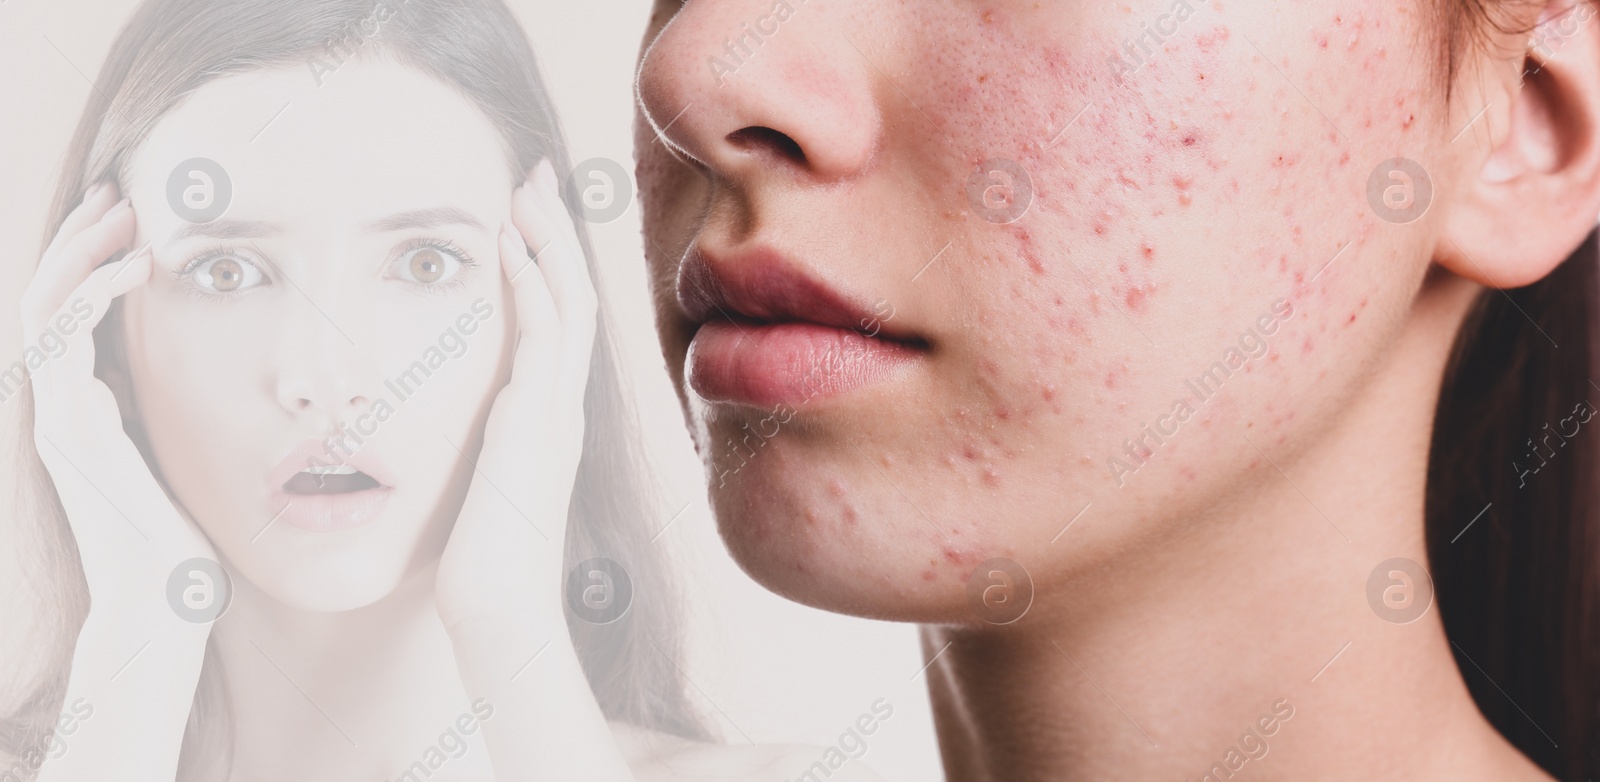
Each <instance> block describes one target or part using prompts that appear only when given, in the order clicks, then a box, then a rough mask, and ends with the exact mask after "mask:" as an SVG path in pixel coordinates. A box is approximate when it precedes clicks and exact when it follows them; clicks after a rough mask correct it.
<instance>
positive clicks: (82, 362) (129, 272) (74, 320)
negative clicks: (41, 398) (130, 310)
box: [45, 245, 154, 382]
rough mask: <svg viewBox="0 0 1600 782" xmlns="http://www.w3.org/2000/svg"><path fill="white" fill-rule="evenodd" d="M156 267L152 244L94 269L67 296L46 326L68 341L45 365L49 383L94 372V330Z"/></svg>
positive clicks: (82, 376)
mask: <svg viewBox="0 0 1600 782" xmlns="http://www.w3.org/2000/svg"><path fill="white" fill-rule="evenodd" d="M152 268H154V263H153V262H152V260H151V250H150V246H149V245H145V246H144V247H143V248H141V249H140V250H139V251H138V252H136V253H133V254H131V255H129V256H128V257H127V258H124V259H122V260H120V261H117V262H116V263H112V264H107V265H105V266H102V267H100V268H98V269H95V270H94V272H93V273H92V274H90V275H89V278H88V279H86V280H84V281H83V283H82V284H80V285H78V287H77V288H76V289H74V290H73V291H72V295H71V296H69V297H67V302H66V303H65V304H63V305H61V307H60V308H59V309H58V310H57V311H56V313H55V315H54V316H53V317H51V318H50V321H49V323H48V324H47V326H46V329H47V333H53V334H56V335H57V337H58V338H60V339H62V340H63V342H64V343H65V351H64V352H63V353H62V355H60V356H59V357H57V358H56V359H54V360H53V361H51V362H49V363H48V364H46V365H45V366H46V367H48V368H49V370H50V374H48V375H47V376H46V378H47V379H46V382H49V381H50V380H53V379H59V378H61V377H71V378H86V377H89V376H91V375H93V374H94V330H95V327H96V326H99V325H100V322H101V321H102V320H104V319H105V316H106V312H107V311H108V310H109V309H110V308H111V302H112V300H113V299H116V298H117V297H119V296H122V295H123V294H125V293H127V292H128V291H131V290H133V289H134V288H137V287H139V286H140V285H142V284H144V283H145V282H146V281H148V280H149V279H150V271H151V269H152Z"/></svg>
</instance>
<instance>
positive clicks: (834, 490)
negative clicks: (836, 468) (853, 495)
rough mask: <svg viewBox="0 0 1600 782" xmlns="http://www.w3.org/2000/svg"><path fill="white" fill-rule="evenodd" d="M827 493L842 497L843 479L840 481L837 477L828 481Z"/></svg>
mask: <svg viewBox="0 0 1600 782" xmlns="http://www.w3.org/2000/svg"><path fill="white" fill-rule="evenodd" d="M828 493H829V494H832V495H833V496H835V497H843V496H844V481H841V480H839V479H838V478H834V479H833V480H830V481H828Z"/></svg>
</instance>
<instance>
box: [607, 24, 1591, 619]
mask: <svg viewBox="0 0 1600 782" xmlns="http://www.w3.org/2000/svg"><path fill="white" fill-rule="evenodd" d="M1435 23H1436V22H1435V21H1434V20H1433V18H1432V17H1431V16H1430V15H1428V14H1425V13H1423V12H1421V11H1420V10H1419V9H1418V8H1417V7H1416V6H1414V5H1412V4H1408V3H1399V4H1396V3H1393V2H1379V1H1378V0H1316V1H1315V2H1300V3H1269V2H1250V1H1244V0H1225V1H1223V2H1212V1H1210V0H1131V1H1130V2H1115V3H1113V2H1059V1H1058V2H1034V1H1033V0H987V1H986V2H975V1H974V0H926V1H922V2H845V1H843V0H777V1H776V2H775V0H719V1H718V2H695V1H691V2H689V3H687V4H680V3H679V2H676V1H675V0H660V2H658V3H657V5H656V11H655V19H654V23H653V25H652V27H651V28H650V31H649V32H648V33H647V37H646V51H645V52H644V54H643V57H642V61H641V71H640V81H639V95H640V99H641V106H642V109H643V111H644V113H645V116H646V117H647V118H648V120H649V121H648V122H641V123H640V125H639V133H638V136H637V142H638V145H639V158H640V159H639V177H640V180H641V193H642V197H643V205H644V207H645V213H644V216H645V234H646V240H647V241H646V243H645V248H646V253H647V255H648V258H649V262H650V271H651V275H652V279H653V285H654V291H655V295H656V298H657V303H658V308H659V317H658V326H659V329H660V333H661V340H662V345H663V348H664V351H665V354H666V357H667V361H668V365H669V367H670V368H671V369H672V371H673V372H674V374H675V375H676V379H677V380H678V381H679V385H680V391H681V394H682V395H683V397H684V401H685V408H686V411H687V414H688V416H689V419H690V423H691V428H692V429H693V430H694V431H695V432H696V434H697V441H698V442H697V445H698V449H699V451H700V454H701V456H702V458H703V459H704V461H705V462H706V464H707V467H708V472H709V482H710V487H711V489H710V490H711V496H712V500H713V503H714V506H715V509H716V511H717V514H718V517H719V522H720V526H721V530H722V532H723V535H724V536H725V538H726V539H727V541H728V543H729V545H730V547H731V549H732V551H733V552H734V554H735V555H736V556H737V557H738V558H739V559H740V561H741V563H742V564H743V565H744V567H745V568H746V569H747V570H749V571H750V572H751V573H752V574H753V575H754V576H756V577H757V578H758V579H760V580H761V581H763V582H764V583H765V584H766V585H768V586H769V587H770V588H773V589H774V590H776V591H778V592H780V593H783V594H786V595H789V596H791V597H793V598H795V599H799V600H803V601H805V602H809V603H813V604H816V605H821V606H824V607H828V608H833V609H836V610H844V611H851V612H857V613H863V614H868V615H877V616H890V617H894V618H901V619H915V620H925V621H941V620H956V619H970V618H971V616H972V615H971V613H970V611H969V609H968V596H967V593H966V586H967V578H968V576H969V574H971V573H972V572H973V570H974V568H975V567H976V566H977V565H978V564H979V563H980V562H983V561H985V560H987V559H989V558H991V557H1005V558H1010V559H1013V560H1016V561H1017V562H1020V563H1022V564H1023V565H1024V566H1026V567H1027V568H1028V569H1029V570H1030V571H1031V572H1032V576H1033V578H1034V580H1035V581H1036V582H1037V583H1039V584H1041V585H1047V584H1048V585H1059V584H1062V583H1066V582H1067V579H1068V578H1070V577H1072V576H1073V575H1074V574H1084V573H1089V572H1093V571H1094V569H1095V566H1097V565H1104V564H1105V563H1106V562H1107V561H1109V560H1110V559H1112V558H1114V557H1116V556H1118V555H1123V554H1126V553H1127V552H1131V551H1138V550H1140V549H1141V548H1142V547H1149V546H1168V547H1181V546H1195V547H1201V546H1210V545H1221V544H1219V543H1218V541H1224V540H1242V539H1247V538H1242V537H1235V536H1236V535H1247V534H1248V531H1243V530H1228V529H1226V528H1225V527H1224V526H1220V525H1223V524H1225V523H1226V519H1221V518H1219V517H1218V516H1216V515H1213V514H1214V512H1215V511H1216V510H1217V509H1218V508H1223V507H1226V506H1228V505H1229V504H1230V503H1231V502H1233V501H1234V500H1235V499H1237V497H1238V496H1239V493H1240V492H1241V491H1242V487H1247V486H1249V485H1253V484H1255V485H1259V484H1261V483H1263V482H1265V481H1266V480H1267V479H1269V478H1272V479H1274V480H1276V479H1277V477H1276V473H1275V472H1273V470H1274V467H1273V466H1272V463H1273V462H1276V463H1278V464H1285V463H1288V462H1289V460H1290V459H1291V458H1292V457H1293V456H1294V454H1296V453H1297V452H1299V451H1301V450H1302V449H1304V448H1305V447H1306V446H1307V445H1308V444H1309V443H1313V442H1315V441H1317V440H1318V438H1322V437H1324V436H1325V435H1326V433H1327V432H1329V431H1331V430H1336V429H1337V428H1338V427H1339V426H1340V425H1341V422H1342V420H1343V417H1344V416H1345V414H1346V412H1347V411H1348V410H1349V409H1351V407H1352V404H1353V400H1356V399H1358V398H1362V397H1363V396H1370V394H1371V392H1372V384H1373V383H1374V382H1375V381H1374V377H1377V376H1380V375H1382V374H1383V373H1384V372H1388V371H1397V368H1393V367H1390V368H1384V365H1383V358H1384V355H1385V351H1386V350H1387V349H1388V347H1389V346H1390V344H1391V343H1392V342H1393V339H1394V337H1395V336H1396V335H1397V334H1398V333H1399V331H1400V330H1401V328H1402V327H1403V326H1404V325H1405V323H1406V320H1407V318H1408V317H1409V315H1410V313H1411V306H1412V301H1413V298H1414V296H1415V295H1416V294H1417V293H1418V291H1419V289H1421V288H1422V286H1423V283H1424V277H1425V273H1426V272H1427V270H1428V268H1429V262H1430V259H1431V257H1432V255H1433V252H1434V250H1435V248H1436V247H1437V246H1439V245H1441V244H1442V230H1443V228H1444V226H1446V224H1447V222H1448V220H1449V219H1450V215H1451V211H1452V209H1453V208H1454V206H1455V204H1454V203H1453V202H1452V200H1451V199H1452V198H1454V194H1455V193H1457V192H1459V191H1460V190H1462V189H1463V185H1462V184H1461V180H1462V179H1463V177H1466V176H1470V177H1476V176H1478V171H1477V170H1476V169H1474V170H1471V171H1470V172H1468V171H1467V169H1469V168H1471V166H1470V165H1469V163H1470V161H1469V160H1468V158H1470V157H1471V156H1474V155H1476V156H1478V157H1477V161H1478V163H1479V164H1481V162H1482V156H1483V154H1484V149H1485V137H1486V135H1487V134H1488V132H1489V128H1490V126H1491V125H1492V124H1494V123H1499V125H1498V127H1497V128H1496V132H1501V133H1503V130H1504V121H1503V120H1504V117H1505V114H1504V111H1503V110H1501V109H1494V110H1491V111H1489V112H1487V113H1486V114H1485V115H1484V117H1483V119H1481V120H1479V121H1480V122H1481V123H1482V124H1480V125H1478V126H1476V127H1475V128H1467V126H1468V122H1469V120H1472V119H1473V118H1474V116H1473V115H1474V114H1476V113H1478V112H1479V111H1480V109H1483V108H1484V105H1483V104H1484V101H1483V99H1482V98H1481V97H1479V96H1478V95H1475V94H1473V93H1472V92H1470V91H1469V92H1465V93H1458V94H1457V96H1456V98H1455V99H1454V101H1453V102H1452V103H1450V104H1449V105H1448V106H1447V105H1446V103H1445V101H1444V100H1443V98H1442V90H1441V89H1440V88H1439V84H1440V79H1439V73H1438V71H1437V67H1436V66H1437V58H1436V57H1435V52H1436V51H1437V45H1438V44H1436V42H1435V40H1434V38H1433V36H1432V34H1431V30H1430V29H1428V28H1427V26H1428V25H1432V24H1435ZM1507 72H1508V73H1509V72H1510V71H1509V70H1508V71H1507ZM1501 105H1502V107H1503V105H1504V104H1503V103H1502V104H1501ZM1463 128H1467V129H1466V131H1465V139H1464V141H1463V142H1462V143H1457V144H1455V145H1453V146H1452V144H1451V142H1452V140H1453V139H1454V138H1455V137H1458V135H1461V134H1462V131H1463ZM1396 157H1404V158H1408V159H1410V160H1412V161H1416V162H1417V163H1419V164H1420V166H1421V169H1425V170H1426V172H1428V174H1429V175H1430V177H1429V180H1428V182H1426V183H1425V182H1424V181H1423V177H1422V175H1421V172H1420V171H1419V170H1416V169H1410V168H1404V167H1396V166H1395V165H1392V164H1389V163H1385V161H1388V160H1390V159H1392V158H1396ZM1391 172H1392V173H1391ZM1374 183H1376V186H1374ZM1430 184H1431V191H1430ZM1573 243H1574V244H1575V243H1576V240H1575V239H1574V241H1573ZM1285 491H1286V492H1287V491H1288V489H1287V488H1285ZM1080 512H1082V516H1081V517H1079V515H1078V514H1079V513H1080ZM1069 523H1072V526H1071V527H1070V528H1069ZM1063 530H1065V532H1063ZM1338 535H1339V533H1338V531H1336V530H1335V529H1333V528H1332V527H1331V526H1325V527H1320V528H1317V529H1310V530H1307V531H1306V537H1307V543H1306V545H1308V546H1314V545H1322V544H1331V543H1333V542H1335V541H1338Z"/></svg>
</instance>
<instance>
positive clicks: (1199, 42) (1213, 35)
mask: <svg viewBox="0 0 1600 782" xmlns="http://www.w3.org/2000/svg"><path fill="white" fill-rule="evenodd" d="M1226 40H1228V28H1227V26H1226V25H1221V26H1218V27H1216V28H1213V29H1212V30H1211V31H1209V32H1205V33H1201V34H1200V35H1197V36H1195V38H1194V45H1195V46H1196V47H1198V48H1199V49H1200V51H1202V52H1205V53H1206V54H1211V53H1212V52H1215V51H1216V50H1217V47H1218V46H1220V45H1221V44H1222V42H1223V41H1226Z"/></svg>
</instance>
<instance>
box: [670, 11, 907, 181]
mask: <svg viewBox="0 0 1600 782" xmlns="http://www.w3.org/2000/svg"><path fill="white" fill-rule="evenodd" d="M875 5H876V3H870V4H840V3H833V4H824V3H812V2H809V0H784V1H783V2H777V3H774V2H773V0H737V1H734V2H716V3H707V2H691V3H687V4H685V6H684V7H683V9H682V10H680V11H679V12H678V14H677V16H676V17H674V18H673V20H672V21H671V22H670V23H669V24H668V25H667V27H666V28H665V29H664V30H663V31H662V32H661V34H660V35H659V36H658V37H657V38H656V40H655V42H654V44H652V45H651V47H650V48H649V50H648V51H647V52H646V53H645V56H644V57H643V59H642V61H641V63H640V68H639V83H638V91H639V96H638V97H639V102H640V105H641V107H642V108H643V110H644V112H645V114H646V115H647V116H648V117H649V118H650V121H651V123H652V124H653V125H654V126H655V128H656V129H657V131H658V136H657V139H656V141H657V142H658V143H667V144H670V145H671V146H672V147H674V148H675V149H677V150H678V151H679V152H680V153H681V154H684V155H687V156H688V157H690V158H692V159H693V160H694V161H696V162H698V163H699V164H700V165H701V166H703V167H704V168H705V169H707V170H708V171H709V172H710V173H711V174H712V175H713V176H715V177H721V178H723V179H726V180H730V181H733V182H735V183H742V182H745V181H748V180H749V179H750V178H752V177H754V176H756V175H757V174H777V175H782V176H787V177H789V178H791V179H809V180H811V181H837V180H838V179H841V178H845V177H848V176H850V175H851V174H853V173H855V172H858V171H860V170H862V169H864V168H865V167H866V166H867V165H868V164H869V163H870V161H871V159H872V155H873V151H874V149H875V147H876V145H877V140H878V138H879V134H880V132H881V128H882V125H883V123H882V118H881V116H880V115H879V112H878V110H877V107H876V104H875V101H874V97H873V95H874V87H875V85H874V78H873V77H874V73H875V71H874V70H873V65H872V64H871V63H870V62H869V61H868V60H867V59H866V55H865V54H864V53H863V52H862V51H861V50H860V49H858V47H871V46H872V44H873V39H872V37H871V35H870V33H869V32H868V31H867V30H866V29H864V27H863V26H862V25H861V24H860V21H861V20H860V19H859V18H858V19H856V20H854V21H852V20H850V19H848V18H846V15H847V14H852V13H854V14H864V13H868V12H869V11H868V10H867V9H863V8H861V7H860V6H868V7H870V6H875ZM852 6H855V7H854V8H852ZM786 9H787V10H786ZM841 30H844V31H845V32H846V33H847V34H848V37H846V36H845V35H841V34H840V31H841Z"/></svg>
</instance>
